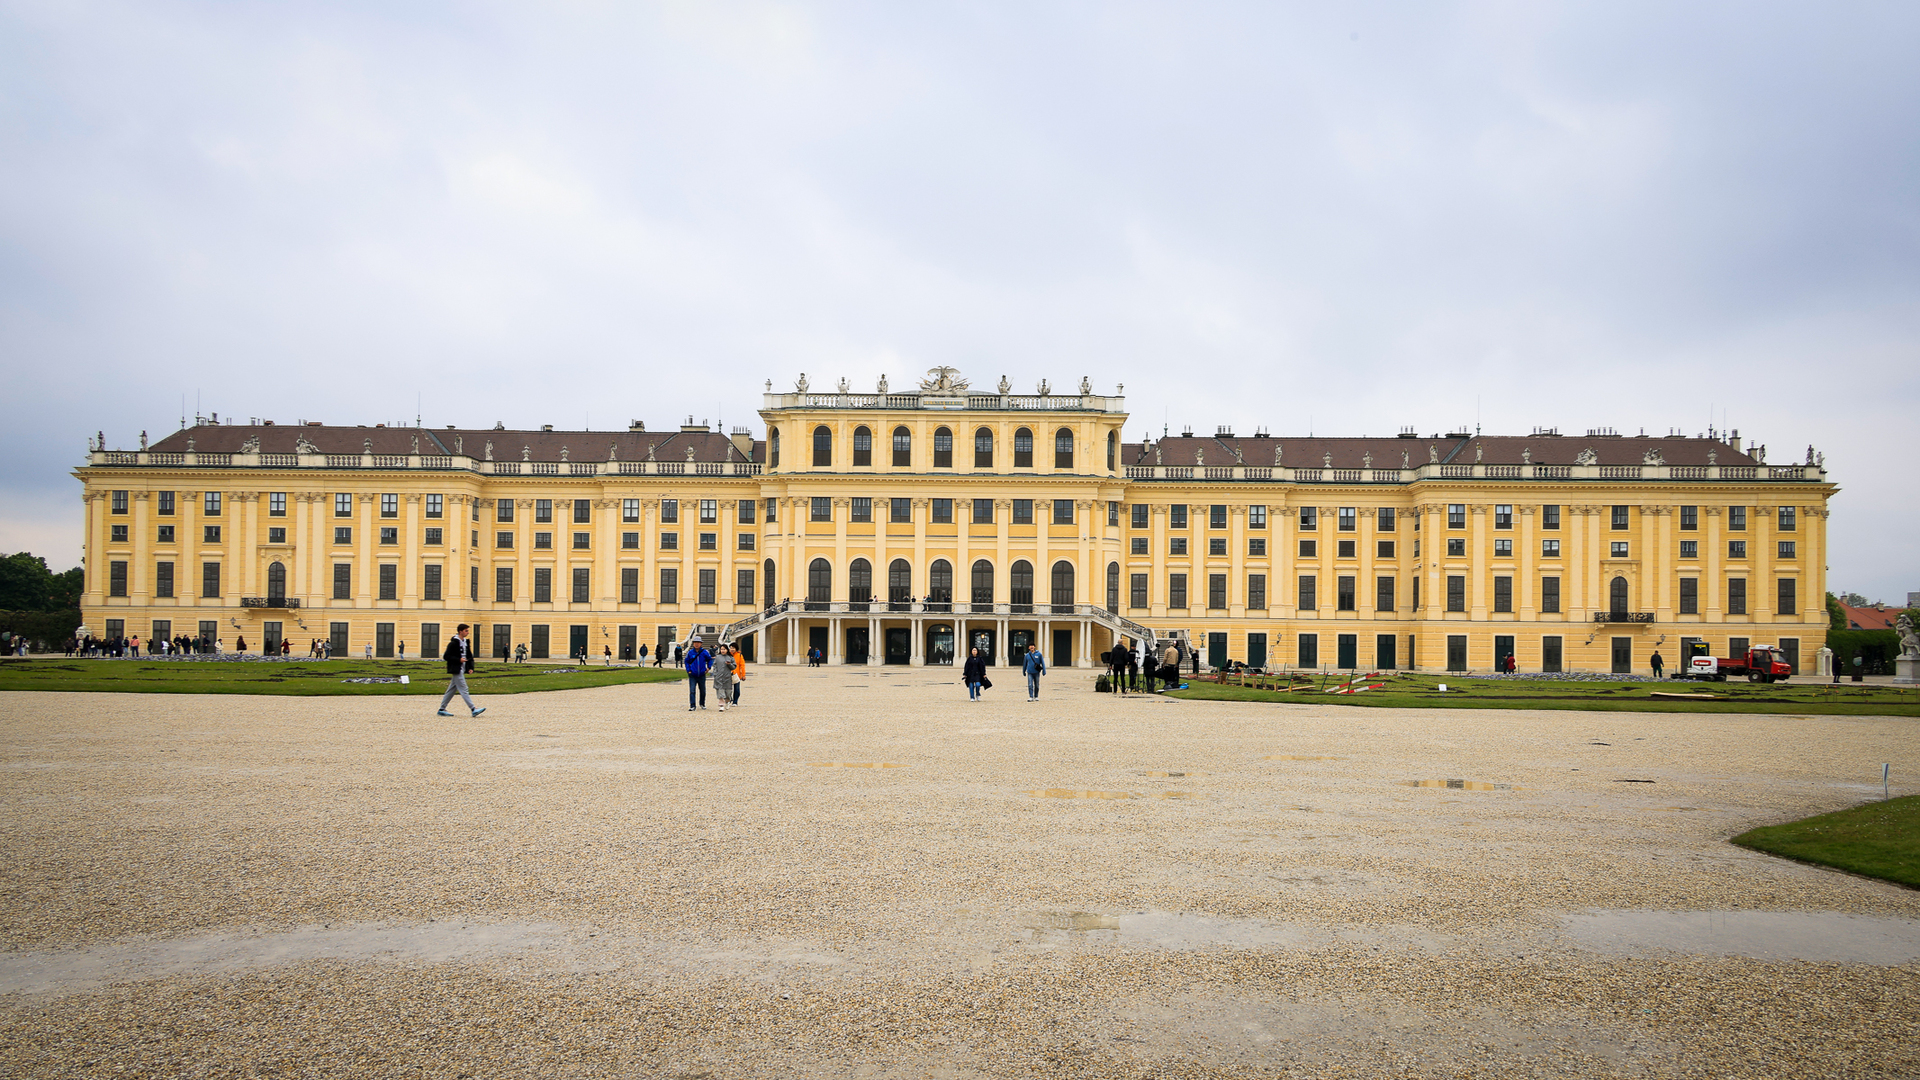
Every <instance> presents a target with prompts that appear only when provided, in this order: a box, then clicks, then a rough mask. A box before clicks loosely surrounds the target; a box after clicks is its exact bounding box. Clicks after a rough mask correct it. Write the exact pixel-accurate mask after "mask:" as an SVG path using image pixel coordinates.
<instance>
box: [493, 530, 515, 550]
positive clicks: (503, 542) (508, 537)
mask: <svg viewBox="0 0 1920 1080" xmlns="http://www.w3.org/2000/svg"><path fill="white" fill-rule="evenodd" d="M493 546H494V547H497V548H511V547H512V546H513V534H512V533H510V532H503V533H494V534H493Z"/></svg>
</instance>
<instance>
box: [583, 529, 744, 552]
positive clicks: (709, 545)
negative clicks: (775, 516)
mask: <svg viewBox="0 0 1920 1080" xmlns="http://www.w3.org/2000/svg"><path fill="white" fill-rule="evenodd" d="M573 535H574V536H575V537H581V536H585V535H587V534H586V533H574V534H573ZM574 546H575V547H584V546H585V545H584V544H575V545H574ZM700 550H701V551H719V550H720V534H719V533H710V532H703V533H701V534H700Z"/></svg>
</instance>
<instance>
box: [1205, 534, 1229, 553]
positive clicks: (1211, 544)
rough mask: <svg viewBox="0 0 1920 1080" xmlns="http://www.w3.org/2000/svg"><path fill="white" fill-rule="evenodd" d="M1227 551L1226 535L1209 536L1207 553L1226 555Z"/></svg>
mask: <svg viewBox="0 0 1920 1080" xmlns="http://www.w3.org/2000/svg"><path fill="white" fill-rule="evenodd" d="M1226 553H1227V538H1226V537H1224V536H1211V537H1208V538H1207V554H1209V555H1225V554H1226Z"/></svg>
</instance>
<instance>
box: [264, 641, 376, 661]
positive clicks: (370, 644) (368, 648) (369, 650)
mask: <svg viewBox="0 0 1920 1080" xmlns="http://www.w3.org/2000/svg"><path fill="white" fill-rule="evenodd" d="M241 644H242V646H244V645H245V642H242V643H241ZM366 652H367V659H369V660H371V659H373V642H371V641H369V642H367V645H366Z"/></svg>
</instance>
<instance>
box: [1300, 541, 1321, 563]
mask: <svg viewBox="0 0 1920 1080" xmlns="http://www.w3.org/2000/svg"><path fill="white" fill-rule="evenodd" d="M1319 555H1320V541H1318V540H1302V541H1300V557H1301V558H1303V559H1313V558H1318V557H1319Z"/></svg>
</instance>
